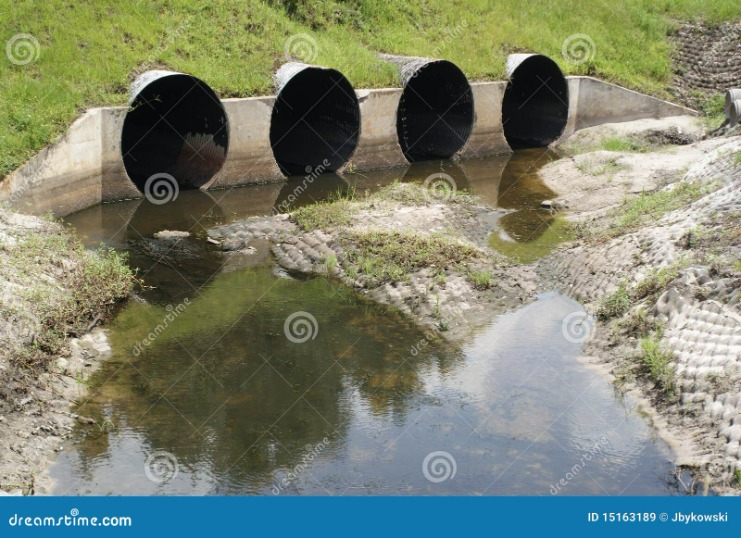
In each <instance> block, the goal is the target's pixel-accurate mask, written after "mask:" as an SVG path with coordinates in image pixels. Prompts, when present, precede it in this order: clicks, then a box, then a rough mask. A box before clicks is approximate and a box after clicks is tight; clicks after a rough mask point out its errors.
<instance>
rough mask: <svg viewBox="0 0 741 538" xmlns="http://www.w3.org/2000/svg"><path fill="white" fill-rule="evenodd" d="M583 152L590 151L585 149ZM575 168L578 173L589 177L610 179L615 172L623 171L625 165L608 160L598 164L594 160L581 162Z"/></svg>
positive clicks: (596, 160) (597, 161)
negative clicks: (604, 176) (605, 176)
mask: <svg viewBox="0 0 741 538" xmlns="http://www.w3.org/2000/svg"><path fill="white" fill-rule="evenodd" d="M584 151H591V150H586V149H585V150H584ZM576 167H577V168H578V169H579V171H580V172H582V173H584V174H589V175H590V176H602V175H607V176H608V177H610V178H612V176H613V175H615V173H616V172H618V171H620V170H623V169H625V165H622V164H618V163H617V161H616V160H615V159H608V160H607V161H604V162H600V161H599V160H598V159H595V158H589V159H584V160H581V161H580V162H579V163H578V164H577V165H576Z"/></svg>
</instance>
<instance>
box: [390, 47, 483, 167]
mask: <svg viewBox="0 0 741 538" xmlns="http://www.w3.org/2000/svg"><path fill="white" fill-rule="evenodd" d="M472 129H473V92H472V91H471V85H470V84H469V83H468V79H466V75H464V74H463V71H461V70H460V69H459V68H458V66H456V65H455V64H453V63H451V62H448V61H445V60H438V61H433V62H430V63H427V64H425V65H423V66H422V67H421V68H420V69H419V70H418V71H417V72H416V73H415V74H414V75H412V76H411V77H410V78H409V80H408V82H407V83H406V85H405V86H404V91H403V92H402V94H401V100H400V101H399V110H398V112H397V115H396V131H397V134H398V136H399V144H400V145H401V150H402V151H403V152H404V156H405V157H406V158H407V159H408V160H409V161H410V162H414V161H423V160H428V159H447V158H449V157H452V156H453V154H454V153H455V152H456V151H458V150H459V149H461V148H462V147H463V145H464V144H465V143H466V141H467V140H468V137H469V136H470V134H471V130H472Z"/></svg>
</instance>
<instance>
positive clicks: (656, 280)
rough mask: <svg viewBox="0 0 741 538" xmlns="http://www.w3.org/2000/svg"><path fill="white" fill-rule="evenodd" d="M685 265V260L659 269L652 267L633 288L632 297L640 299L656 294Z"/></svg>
mask: <svg viewBox="0 0 741 538" xmlns="http://www.w3.org/2000/svg"><path fill="white" fill-rule="evenodd" d="M686 265H687V262H686V261H684V260H683V261H681V262H678V263H674V264H672V265H671V266H669V267H663V268H661V269H655V268H652V269H651V270H650V271H649V272H648V274H647V275H646V276H645V277H644V278H643V280H641V281H640V282H639V283H638V285H637V286H636V288H635V290H633V299H634V300H637V301H638V300H641V299H644V298H646V297H649V296H654V297H655V296H657V295H658V294H660V293H661V292H663V291H664V290H665V289H666V286H667V284H669V282H671V281H672V280H674V279H675V278H677V276H678V275H679V270H680V269H681V268H683V267H685V266H686Z"/></svg>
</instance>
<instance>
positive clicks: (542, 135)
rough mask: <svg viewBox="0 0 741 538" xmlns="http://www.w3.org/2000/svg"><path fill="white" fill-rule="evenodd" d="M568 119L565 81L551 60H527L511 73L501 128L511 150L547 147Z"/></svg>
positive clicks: (543, 57) (503, 103)
mask: <svg viewBox="0 0 741 538" xmlns="http://www.w3.org/2000/svg"><path fill="white" fill-rule="evenodd" d="M568 116H569V93H568V87H567V84H566V79H565V78H564V76H563V73H561V70H560V69H559V68H558V66H557V65H556V63H555V62H554V61H553V60H551V59H550V58H547V57H545V56H540V55H532V56H528V57H526V58H525V59H524V60H522V61H521V62H520V63H519V65H517V66H516V67H515V68H514V70H513V71H512V72H510V81H509V83H508V84H507V88H506V90H505V91H504V100H503V102H502V126H503V128H504V136H505V138H506V139H507V142H508V143H509V145H510V146H511V147H512V148H522V147H541V146H547V145H548V144H550V143H551V142H553V141H554V140H556V139H557V138H558V137H559V136H560V135H561V133H562V132H563V130H564V127H566V121H567V119H568Z"/></svg>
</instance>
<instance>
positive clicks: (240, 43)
mask: <svg viewBox="0 0 741 538" xmlns="http://www.w3.org/2000/svg"><path fill="white" fill-rule="evenodd" d="M0 13H2V17H0V36H2V39H3V40H2V43H3V44H6V43H7V41H8V40H10V39H11V38H12V37H13V36H16V35H18V34H30V35H32V36H33V37H34V39H35V40H36V41H37V42H38V49H37V50H38V57H37V58H35V56H36V51H35V50H32V51H31V59H32V61H30V62H28V63H26V64H25V65H17V64H14V63H12V62H11V61H9V60H8V58H7V57H5V56H4V57H2V61H0V95H2V99H0V177H3V176H4V175H6V174H7V173H9V172H10V171H11V170H13V169H15V168H16V167H17V166H19V165H20V164H21V163H23V162H24V161H25V160H26V159H28V158H29V157H30V156H31V155H32V154H33V153H35V152H36V151H38V150H39V149H40V148H41V147H43V146H44V145H45V144H47V143H48V142H49V141H50V140H51V139H53V138H54V137H55V136H56V135H57V134H59V133H60V132H62V131H63V130H64V129H65V128H66V127H67V126H68V125H69V124H70V123H71V121H72V120H73V119H74V118H75V117H76V116H77V115H78V114H79V113H80V112H81V111H82V110H83V109H85V108H88V107H92V106H97V105H125V104H126V102H127V96H126V93H127V89H128V86H129V84H130V82H131V80H132V77H133V76H134V75H135V74H136V73H138V72H141V71H143V70H145V69H150V68H165V69H173V70H177V71H185V72H189V73H192V74H194V75H196V76H198V77H200V78H202V79H203V80H204V81H205V82H207V83H208V84H209V85H211V86H212V87H213V88H214V89H215V90H216V92H217V93H218V94H219V95H221V96H222V97H235V96H249V95H257V94H267V93H270V92H271V91H272V89H271V88H272V81H271V77H272V75H273V72H274V70H275V68H276V67H277V66H278V65H279V64H280V63H282V62H283V61H284V60H285V57H286V52H285V49H286V44H287V40H288V38H289V37H291V36H295V35H298V34H307V35H308V36H309V37H310V39H308V40H307V39H302V40H299V41H294V43H293V44H294V46H295V50H296V51H300V50H301V45H304V44H305V45H307V46H306V47H304V48H303V50H304V55H302V54H301V53H300V52H297V53H295V56H296V57H297V58H299V59H305V60H308V61H310V62H312V63H317V64H321V65H326V66H330V67H334V68H337V69H339V70H341V71H342V72H343V73H345V75H347V76H348V78H349V79H350V82H351V83H352V84H354V85H355V86H356V87H381V86H389V85H392V84H396V80H395V74H394V70H393V69H392V68H391V67H390V66H389V65H386V64H384V63H383V62H381V61H379V60H378V58H377V56H376V53H377V52H379V51H380V52H390V53H398V54H411V55H419V56H439V57H445V58H447V59H449V60H451V61H453V62H456V63H457V64H458V65H459V66H460V67H461V68H462V69H463V71H464V72H465V73H466V74H467V75H468V76H469V77H470V78H471V79H472V80H483V79H501V78H502V77H503V76H504V62H505V58H506V56H507V54H509V53H511V52H514V51H538V52H542V53H544V54H547V55H549V56H551V57H552V58H554V60H556V61H557V62H558V63H559V65H560V66H561V68H562V69H564V70H565V71H566V72H567V73H569V74H587V73H588V74H595V75H598V76H600V77H603V78H605V79H607V80H611V81H615V82H618V83H621V84H624V85H626V86H628V87H631V88H636V89H640V90H642V91H646V92H649V93H652V94H655V95H659V96H663V97H666V96H667V95H666V90H665V88H666V86H667V84H668V83H669V81H670V78H671V75H672V68H671V63H670V52H671V45H670V43H669V40H668V38H667V35H668V33H669V31H670V30H671V29H672V28H673V27H675V25H676V24H677V22H676V21H681V20H697V19H700V18H704V19H706V20H707V21H709V22H720V21H724V20H735V19H738V18H739V16H741V4H740V3H739V2H736V1H734V0H719V1H716V2H707V1H704V0H628V1H626V2H622V3H619V4H616V3H615V2H612V1H610V0H575V1H574V2H569V3H567V4H566V3H560V2H548V3H540V2H533V3H523V2H520V1H515V0H503V1H500V2H496V3H493V2H491V1H490V0H429V1H427V2H407V1H405V0H388V1H384V2H380V1H377V0H345V1H340V0H267V1H262V0H243V1H242V2H238V3H235V2H228V1H226V0H216V1H213V2H203V3H199V2H189V1H186V0H152V1H148V2H117V1H114V0H99V1H96V2H63V1H61V0H48V1H46V2H35V1H33V0H0ZM577 33H581V34H586V35H588V36H590V37H591V39H592V40H593V41H594V44H595V52H594V55H593V57H592V58H591V59H589V60H588V61H585V62H583V63H580V64H575V63H569V62H568V61H566V60H565V59H564V58H563V56H562V53H561V52H562V47H563V45H564V42H565V40H566V39H567V38H568V37H569V36H571V35H573V34H577ZM314 43H316V46H314ZM31 45H32V47H33V43H31ZM3 50H5V47H3ZM33 58H35V59H33Z"/></svg>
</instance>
